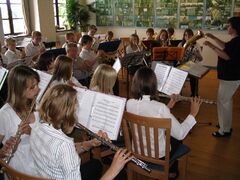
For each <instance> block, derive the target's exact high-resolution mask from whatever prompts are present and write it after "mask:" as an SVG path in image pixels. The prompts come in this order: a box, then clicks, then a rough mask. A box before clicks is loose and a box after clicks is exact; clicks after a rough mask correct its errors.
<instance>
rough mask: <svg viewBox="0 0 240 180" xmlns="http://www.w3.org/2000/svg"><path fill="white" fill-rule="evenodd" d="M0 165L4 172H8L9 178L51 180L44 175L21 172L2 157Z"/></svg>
mask: <svg viewBox="0 0 240 180" xmlns="http://www.w3.org/2000/svg"><path fill="white" fill-rule="evenodd" d="M0 166H2V170H3V172H4V173H6V174H7V176H8V179H9V180H50V179H46V178H42V177H35V176H31V175H27V174H24V173H21V172H19V171H17V170H15V169H13V168H12V167H10V166H9V165H8V164H6V163H5V162H4V161H3V160H1V159H0Z"/></svg>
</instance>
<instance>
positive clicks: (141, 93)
mask: <svg viewBox="0 0 240 180" xmlns="http://www.w3.org/2000/svg"><path fill="white" fill-rule="evenodd" d="M131 93H132V97H133V99H129V100H128V101H127V107H126V109H127V111H128V112H130V113H133V114H137V115H141V116H146V117H154V118H170V119H171V123H172V126H171V136H172V137H173V138H175V139H177V140H183V139H184V138H185V137H186V135H187V134H188V132H189V131H190V130H191V128H192V127H193V126H194V125H195V124H196V120H195V116H196V115H197V113H198V111H199V107H200V104H201V101H200V99H198V98H195V99H193V100H192V103H191V110H190V113H189V115H188V116H187V118H186V119H185V120H184V121H183V122H182V123H179V122H178V120H177V119H176V118H175V117H174V115H173V114H171V112H170V109H169V107H172V106H173V105H174V103H175V102H174V100H170V103H169V104H168V106H169V107H168V106H166V105H165V104H163V103H161V102H159V101H157V99H158V98H157V78H156V75H155V73H154V72H153V70H152V69H150V68H146V67H143V68H141V69H139V70H138V71H137V72H136V73H135V75H134V77H133V82H132V87H131ZM159 131H161V130H159ZM164 136H165V135H164V131H163V130H162V133H161V137H159V139H160V142H159V152H160V153H159V158H163V157H164V156H165V137H164ZM151 138H152V140H151V142H154V139H153V138H154V136H153V134H151ZM174 142H176V141H174ZM145 146H146V144H145ZM176 146H177V145H176V143H175V144H174V145H173V144H171V152H174V151H175V147H176ZM145 148H147V147H145ZM151 149H152V154H154V146H152V148H151ZM176 166H177V165H176ZM176 166H175V169H174V170H173V171H175V172H176V170H177V167H176ZM170 172H171V169H170Z"/></svg>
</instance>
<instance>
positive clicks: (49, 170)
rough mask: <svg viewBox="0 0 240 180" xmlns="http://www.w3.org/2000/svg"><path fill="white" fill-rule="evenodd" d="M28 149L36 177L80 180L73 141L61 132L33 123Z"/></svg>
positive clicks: (78, 163) (45, 124) (50, 126)
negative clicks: (29, 149)
mask: <svg viewBox="0 0 240 180" xmlns="http://www.w3.org/2000/svg"><path fill="white" fill-rule="evenodd" d="M30 147H31V153H32V156H33V159H34V162H35V164H36V167H37V172H38V176H40V177H45V178H51V179H57V180H61V179H64V180H75V179H77V180H81V173H80V161H81V160H80V158H79V156H78V154H77V152H76V150H75V146H74V142H73V139H72V138H70V137H68V136H66V135H65V134H64V133H63V132H62V131H61V130H57V129H55V128H54V127H53V126H52V125H49V124H47V123H39V122H36V123H34V124H33V126H32V132H31V136H30Z"/></svg>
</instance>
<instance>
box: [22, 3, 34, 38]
mask: <svg viewBox="0 0 240 180" xmlns="http://www.w3.org/2000/svg"><path fill="white" fill-rule="evenodd" d="M22 8H23V17H24V22H25V29H26V34H27V35H29V34H31V32H32V30H31V19H30V8H29V0H22Z"/></svg>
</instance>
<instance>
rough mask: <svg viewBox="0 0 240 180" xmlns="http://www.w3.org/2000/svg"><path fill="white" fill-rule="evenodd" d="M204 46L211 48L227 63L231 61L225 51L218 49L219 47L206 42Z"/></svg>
mask: <svg viewBox="0 0 240 180" xmlns="http://www.w3.org/2000/svg"><path fill="white" fill-rule="evenodd" d="M204 45H206V46H208V47H210V48H211V49H212V50H213V51H214V52H215V53H216V54H217V55H218V56H219V57H221V58H222V59H224V60H226V61H227V60H229V59H230V57H229V56H228V54H227V53H226V52H225V51H223V50H222V49H220V48H218V47H217V46H215V45H214V44H212V43H211V42H209V41H205V42H204Z"/></svg>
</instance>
